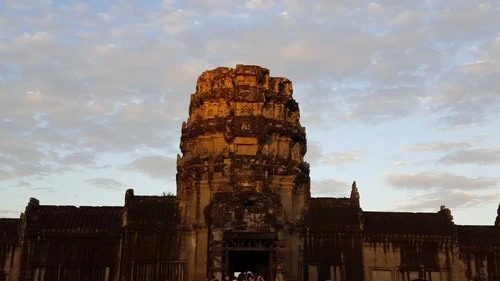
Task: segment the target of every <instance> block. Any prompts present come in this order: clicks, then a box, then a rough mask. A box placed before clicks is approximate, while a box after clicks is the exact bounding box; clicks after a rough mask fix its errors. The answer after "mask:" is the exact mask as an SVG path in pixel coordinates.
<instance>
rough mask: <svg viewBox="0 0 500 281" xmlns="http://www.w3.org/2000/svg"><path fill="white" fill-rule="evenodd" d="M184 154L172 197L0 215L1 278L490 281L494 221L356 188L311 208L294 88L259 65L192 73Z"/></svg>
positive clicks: (496, 243)
mask: <svg viewBox="0 0 500 281" xmlns="http://www.w3.org/2000/svg"><path fill="white" fill-rule="evenodd" d="M180 150H181V155H179V156H178V157H177V194H176V196H145V195H138V194H136V193H135V192H134V190H127V192H126V193H125V202H124V206H120V207H83V206H81V207H75V206H51V205H43V204H41V203H40V202H39V201H38V200H37V199H35V198H31V199H30V200H29V203H28V205H27V207H26V210H25V212H24V213H22V214H21V216H20V218H19V219H0V281H156V280H161V281H202V280H205V278H207V277H208V276H214V277H215V278H216V279H218V280H221V281H222V280H223V277H224V276H225V275H226V274H229V275H230V276H233V275H234V274H235V273H236V274H238V273H241V272H248V271H250V272H252V273H253V274H260V275H262V276H263V277H264V280H267V281H325V280H330V281H339V280H351V281H363V280H366V281H411V280H429V281H454V280H456V281H458V280H463V281H469V280H497V281H498V280H500V218H499V217H497V219H496V222H494V223H493V222H492V225H489V226H467V225H456V224H454V222H453V217H452V216H451V212H450V210H449V209H447V208H445V207H444V206H443V207H441V209H439V210H437V209H436V212H431V213H411V212H367V211H363V210H362V208H361V206H360V204H359V198H360V195H359V192H358V188H357V187H356V183H355V182H354V183H353V184H352V189H351V194H350V197H348V198H311V193H310V189H311V186H310V183H311V181H310V178H309V164H308V163H306V162H304V155H305V153H306V150H307V147H306V134H305V129H304V127H302V126H301V124H300V114H299V106H298V104H297V102H296V101H295V100H294V99H293V96H292V83H291V82H290V81H289V80H288V79H286V78H278V77H271V76H270V75H269V70H268V69H265V68H262V67H259V66H249V65H237V66H236V68H226V67H219V68H216V69H214V70H210V71H206V72H204V73H203V74H201V76H200V77H199V79H198V83H197V85H196V92H195V93H194V94H192V95H191V102H190V105H189V118H188V119H187V121H186V122H184V123H183V124H182V136H181V142H180ZM313 188H314V186H313ZM42 203H43V202H42ZM499 216H500V210H499Z"/></svg>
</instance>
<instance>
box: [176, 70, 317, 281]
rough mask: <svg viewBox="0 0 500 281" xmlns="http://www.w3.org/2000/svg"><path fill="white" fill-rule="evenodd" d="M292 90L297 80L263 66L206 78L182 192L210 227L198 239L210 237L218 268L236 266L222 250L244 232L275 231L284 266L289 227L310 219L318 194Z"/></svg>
mask: <svg viewBox="0 0 500 281" xmlns="http://www.w3.org/2000/svg"><path fill="white" fill-rule="evenodd" d="M292 92H293V90H292V83H291V81H290V80H288V79H286V78H276V77H270V76H269V70H268V69H265V68H262V67H259V66H248V65H237V66H236V68H226V67H219V68H216V69H214V70H211V71H206V72H204V73H203V74H202V75H201V76H200V77H199V79H198V82H197V86H196V92H195V93H194V94H192V96H191V103H190V106H189V118H188V120H187V122H185V123H183V126H182V136H181V144H180V148H181V152H182V156H178V161H177V196H178V199H179V202H180V205H181V210H182V214H183V216H184V218H185V219H186V221H188V222H189V223H192V225H193V227H194V228H195V229H196V231H197V233H202V234H203V233H205V232H208V233H207V234H208V236H207V235H198V236H197V237H196V241H197V243H196V244H197V245H198V246H200V245H201V247H203V246H206V243H209V245H208V246H209V251H210V253H209V257H208V261H206V262H207V263H208V267H209V271H210V272H211V273H213V274H216V275H217V274H221V273H223V272H227V271H228V270H236V269H234V268H231V267H235V266H236V267H237V265H234V266H231V265H229V264H228V262H229V261H228V260H227V259H226V261H225V260H224V255H225V254H224V253H221V252H220V251H221V249H222V248H224V247H223V245H224V243H225V242H224V241H226V240H228V239H230V238H231V237H233V236H234V235H236V236H238V235H240V236H241V233H245V234H246V235H247V236H248V235H250V234H255V236H254V237H253V238H252V239H254V240H255V239H257V240H259V239H261V238H262V237H268V238H269V237H270V238H269V239H270V242H269V243H271V244H270V247H271V248H269V249H268V250H269V251H273V254H271V255H272V256H277V258H276V259H275V260H271V261H269V263H270V264H272V266H273V267H274V269H273V270H274V271H273V272H275V273H276V274H279V273H280V271H282V270H283V269H282V267H283V262H284V261H280V259H283V258H284V256H285V255H286V251H287V250H286V244H287V243H286V237H285V236H284V228H285V226H286V225H294V224H296V223H300V222H301V221H303V219H304V215H305V213H306V212H307V207H308V205H309V204H308V203H309V200H310V179H309V165H308V164H307V163H306V162H304V160H303V157H304V154H305V153H306V134H305V129H304V127H302V126H301V125H300V122H299V117H300V113H299V107H298V104H297V102H296V101H295V100H294V99H293V97H292ZM238 233H239V234H238ZM231 235H233V236H231ZM207 237H208V239H209V240H208V241H202V240H205V239H207ZM209 241H210V242H209ZM259 241H260V240H259ZM204 242H205V243H204ZM240 242H241V241H240ZM276 248H280V250H276ZM193 250H195V249H193ZM280 251H282V253H281V254H279V253H278V252H280ZM198 252H202V251H198ZM204 259H206V253H205V257H203V255H202V254H200V256H199V257H197V259H196V260H197V261H199V264H198V265H196V266H202V265H203V263H204V261H205V260H204ZM200 274H201V273H200ZM276 276H277V275H276ZM220 277H221V276H220V275H219V278H220ZM269 277H271V276H269ZM219 280H220V279H219Z"/></svg>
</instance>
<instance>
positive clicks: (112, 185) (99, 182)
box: [86, 178, 127, 190]
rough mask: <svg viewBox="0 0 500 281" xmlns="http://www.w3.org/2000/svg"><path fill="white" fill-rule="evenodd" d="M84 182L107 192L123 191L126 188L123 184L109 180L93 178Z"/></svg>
mask: <svg viewBox="0 0 500 281" xmlns="http://www.w3.org/2000/svg"><path fill="white" fill-rule="evenodd" d="M86 182H87V183H88V184H89V185H93V186H96V187H99V188H103V189H108V190H123V189H124V188H126V187H127V186H126V185H125V184H123V183H121V182H119V181H117V180H114V179H110V178H93V179H88V180H86Z"/></svg>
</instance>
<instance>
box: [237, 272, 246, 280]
mask: <svg viewBox="0 0 500 281" xmlns="http://www.w3.org/2000/svg"><path fill="white" fill-rule="evenodd" d="M238 281H245V273H243V272H241V273H240V275H238Z"/></svg>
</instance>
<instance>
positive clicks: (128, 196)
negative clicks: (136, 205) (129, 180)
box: [125, 188, 134, 205]
mask: <svg viewBox="0 0 500 281" xmlns="http://www.w3.org/2000/svg"><path fill="white" fill-rule="evenodd" d="M133 197H134V190H133V189H132V188H130V189H127V191H126V192H125V205H127V204H128V202H130V200H132V198H133Z"/></svg>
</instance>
